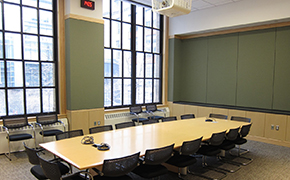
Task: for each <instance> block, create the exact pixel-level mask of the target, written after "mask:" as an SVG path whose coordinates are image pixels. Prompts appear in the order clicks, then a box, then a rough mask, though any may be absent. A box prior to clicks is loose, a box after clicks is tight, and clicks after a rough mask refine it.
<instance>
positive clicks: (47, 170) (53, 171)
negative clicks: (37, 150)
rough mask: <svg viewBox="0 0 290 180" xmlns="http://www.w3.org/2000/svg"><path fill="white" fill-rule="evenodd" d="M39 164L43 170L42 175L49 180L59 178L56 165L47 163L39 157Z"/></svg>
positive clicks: (59, 174) (59, 173)
mask: <svg viewBox="0 0 290 180" xmlns="http://www.w3.org/2000/svg"><path fill="white" fill-rule="evenodd" d="M38 158H39V162H40V165H41V168H42V170H43V173H44V175H45V176H46V177H47V178H48V179H50V180H59V179H60V178H61V176H62V175H61V172H60V169H59V166H58V165H57V163H54V162H49V161H47V160H45V159H42V158H41V157H39V156H38Z"/></svg>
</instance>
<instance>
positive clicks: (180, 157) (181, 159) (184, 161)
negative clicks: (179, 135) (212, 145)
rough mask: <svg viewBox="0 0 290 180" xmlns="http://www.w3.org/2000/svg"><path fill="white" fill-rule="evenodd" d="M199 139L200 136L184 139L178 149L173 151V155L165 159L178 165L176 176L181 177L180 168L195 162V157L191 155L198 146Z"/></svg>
mask: <svg viewBox="0 0 290 180" xmlns="http://www.w3.org/2000/svg"><path fill="white" fill-rule="evenodd" d="M201 140H202V137H201V138H199V139H195V140H192V141H184V142H183V143H182V146H181V148H180V149H179V151H178V152H175V153H174V156H172V157H171V158H170V159H169V160H168V161H166V163H167V164H171V165H173V166H176V167H178V177H179V178H180V179H183V178H182V177H181V175H180V168H185V167H188V166H190V165H192V164H194V163H196V159H195V157H193V156H192V155H194V154H195V153H196V152H197V151H198V149H199V148H200V145H201ZM188 171H189V170H188Z"/></svg>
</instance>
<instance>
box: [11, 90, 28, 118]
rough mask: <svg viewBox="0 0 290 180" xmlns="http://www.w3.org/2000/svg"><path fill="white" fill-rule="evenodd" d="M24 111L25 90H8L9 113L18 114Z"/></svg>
mask: <svg viewBox="0 0 290 180" xmlns="http://www.w3.org/2000/svg"><path fill="white" fill-rule="evenodd" d="M23 113H24V104H23V90H22V89H9V90H8V115H17V114H23Z"/></svg>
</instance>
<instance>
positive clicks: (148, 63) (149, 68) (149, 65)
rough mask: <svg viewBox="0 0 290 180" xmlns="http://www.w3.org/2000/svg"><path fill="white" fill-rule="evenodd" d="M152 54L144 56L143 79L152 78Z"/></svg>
mask: <svg viewBox="0 0 290 180" xmlns="http://www.w3.org/2000/svg"><path fill="white" fill-rule="evenodd" d="M152 71H153V69H152V54H146V71H145V77H146V78H151V77H152Z"/></svg>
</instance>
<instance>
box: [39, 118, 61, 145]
mask: <svg viewBox="0 0 290 180" xmlns="http://www.w3.org/2000/svg"><path fill="white" fill-rule="evenodd" d="M58 123H60V124H62V125H63V131H65V124H64V123H63V122H62V121H60V120H58V118H57V114H53V115H39V116H36V123H35V124H36V125H38V126H39V127H40V129H41V131H40V132H39V134H40V135H41V136H42V142H44V137H48V136H55V135H56V134H59V133H62V132H63V131H62V130H59V129H48V130H44V128H43V127H45V126H50V125H53V124H58Z"/></svg>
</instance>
